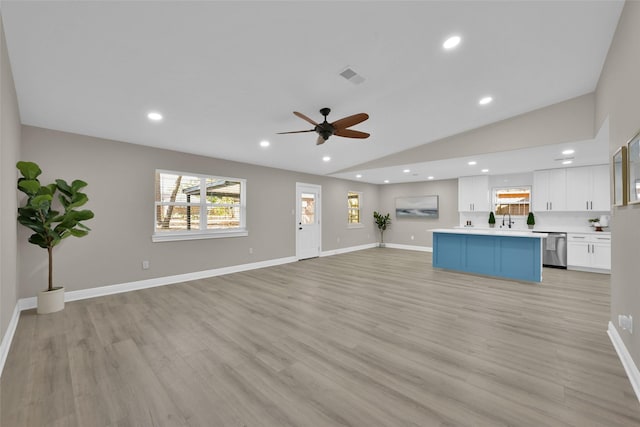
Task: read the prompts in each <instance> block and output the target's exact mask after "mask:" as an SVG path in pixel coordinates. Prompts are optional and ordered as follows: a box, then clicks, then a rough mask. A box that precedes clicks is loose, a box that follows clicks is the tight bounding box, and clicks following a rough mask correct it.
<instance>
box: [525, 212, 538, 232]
mask: <svg viewBox="0 0 640 427" xmlns="http://www.w3.org/2000/svg"><path fill="white" fill-rule="evenodd" d="M534 225H536V219H535V217H534V216H533V212H529V215H527V226H528V227H529V228H530V229H533V226H534Z"/></svg>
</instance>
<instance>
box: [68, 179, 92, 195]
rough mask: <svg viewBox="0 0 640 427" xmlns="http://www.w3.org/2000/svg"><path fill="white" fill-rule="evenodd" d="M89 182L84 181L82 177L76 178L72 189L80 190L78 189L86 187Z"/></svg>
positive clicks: (74, 190)
mask: <svg viewBox="0 0 640 427" xmlns="http://www.w3.org/2000/svg"><path fill="white" fill-rule="evenodd" d="M87 185H89V184H87V183H86V182H84V181H83V180H81V179H76V180H74V181H73V182H72V183H71V189H72V190H73V192H74V193H76V192H78V190H80V189H81V188H84V187H86V186H87Z"/></svg>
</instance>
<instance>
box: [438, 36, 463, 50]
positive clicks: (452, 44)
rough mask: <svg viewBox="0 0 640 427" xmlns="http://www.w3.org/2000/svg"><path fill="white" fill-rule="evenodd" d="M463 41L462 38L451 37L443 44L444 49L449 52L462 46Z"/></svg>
mask: <svg viewBox="0 0 640 427" xmlns="http://www.w3.org/2000/svg"><path fill="white" fill-rule="evenodd" d="M461 40H462V39H461V38H460V36H451V37H449V38H448V39H446V40H445V41H444V43H442V47H443V48H445V49H447V50H449V49H453V48H454V47H456V46H458V45H459V44H460V41H461Z"/></svg>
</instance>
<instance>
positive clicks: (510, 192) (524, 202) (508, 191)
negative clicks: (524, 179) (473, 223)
mask: <svg viewBox="0 0 640 427" xmlns="http://www.w3.org/2000/svg"><path fill="white" fill-rule="evenodd" d="M493 196H494V197H493V200H494V211H495V213H496V215H508V214H511V215H512V216H515V215H520V216H526V215H528V214H529V206H530V203H531V187H524V186H523V187H509V188H494V190H493Z"/></svg>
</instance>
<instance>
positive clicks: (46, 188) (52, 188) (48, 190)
mask: <svg viewBox="0 0 640 427" xmlns="http://www.w3.org/2000/svg"><path fill="white" fill-rule="evenodd" d="M56 188H57V187H56V185H55V184H49V185H43V186H42V187H40V190H39V191H38V194H39V195H44V194H49V195H50V196H53V194H54V193H55V192H56Z"/></svg>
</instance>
